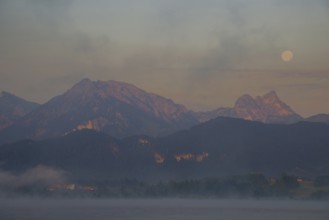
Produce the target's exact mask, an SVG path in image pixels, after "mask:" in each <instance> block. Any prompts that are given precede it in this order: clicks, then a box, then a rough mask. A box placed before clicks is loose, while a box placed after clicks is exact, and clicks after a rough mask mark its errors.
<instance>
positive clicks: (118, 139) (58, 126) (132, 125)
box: [0, 79, 329, 179]
mask: <svg viewBox="0 0 329 220" xmlns="http://www.w3.org/2000/svg"><path fill="white" fill-rule="evenodd" d="M0 109H1V117H2V118H5V119H6V118H8V119H10V120H11V121H10V123H8V121H9V120H7V121H6V120H2V121H4V122H6V123H3V124H1V126H2V127H3V130H2V131H1V132H0V143H1V144H2V145H1V146H0V170H5V171H12V172H24V171H25V170H27V169H30V168H33V167H37V166H40V165H41V166H47V167H53V168H56V169H59V170H63V171H65V172H68V173H69V174H70V175H71V177H72V178H75V179H81V178H95V179H98V178H103V177H104V176H105V177H106V178H110V177H111V178H125V177H136V178H140V179H150V178H152V179H171V178H174V179H177V178H178V179H179V178H180V179H184V178H199V177H206V176H216V175H228V174H240V173H250V172H260V173H264V174H266V175H280V174H281V173H282V172H289V173H292V174H296V175H304V176H316V175H323V174H327V172H328V170H329V163H328V160H327V158H328V155H329V148H328V146H329V126H328V124H327V123H328V117H327V115H325V114H322V115H317V116H313V117H311V118H308V119H303V118H302V117H301V116H300V115H298V114H297V113H295V112H294V111H293V110H292V108H291V107H289V106H288V105H287V104H285V103H284V102H283V101H281V100H280V99H279V98H278V96H277V94H276V93H275V92H274V91H271V92H269V93H267V94H265V95H264V96H259V97H256V98H253V97H251V96H249V95H243V96H241V97H240V98H238V100H237V101H236V103H235V106H234V107H233V108H219V109H216V110H213V111H209V112H193V111H191V110H188V109H187V108H185V107H184V106H183V105H179V104H176V103H174V102H173V101H172V100H170V99H167V98H164V97H161V96H159V95H155V94H152V93H148V92H146V91H143V90H141V89H139V88H137V87H136V86H134V85H131V84H127V83H124V82H117V81H91V80H89V79H84V80H82V81H80V82H79V83H77V84H76V85H74V86H73V87H72V88H71V89H69V90H68V91H66V92H65V93H63V94H62V95H59V96H56V97H54V98H52V99H51V100H49V101H48V102H47V103H45V104H43V105H38V104H35V103H30V102H27V101H24V100H22V99H19V98H17V97H15V96H13V95H9V94H7V93H2V95H1V98H0ZM305 120H306V121H308V120H309V121H314V122H324V123H314V122H306V121H305ZM2 121H1V122H2ZM23 139H24V140H23ZM108 174H110V177H109V176H107V175H108Z"/></svg>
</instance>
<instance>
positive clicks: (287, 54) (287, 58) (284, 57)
mask: <svg viewBox="0 0 329 220" xmlns="http://www.w3.org/2000/svg"><path fill="white" fill-rule="evenodd" d="M293 57H294V54H293V53H292V51H291V50H285V51H283V52H282V54H281V59H282V60H283V61H284V62H289V61H291V60H292V58H293Z"/></svg>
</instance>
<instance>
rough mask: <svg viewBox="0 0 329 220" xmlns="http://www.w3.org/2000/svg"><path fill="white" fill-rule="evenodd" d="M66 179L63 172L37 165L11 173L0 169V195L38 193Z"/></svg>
mask: <svg viewBox="0 0 329 220" xmlns="http://www.w3.org/2000/svg"><path fill="white" fill-rule="evenodd" d="M65 181H66V178H65V172H64V171H61V170H58V169H54V168H52V167H48V166H43V165H39V166H36V167H34V168H31V169H28V170H26V171H24V172H19V173H13V172H8V171H3V170H0V196H6V195H9V194H13V193H14V194H17V195H19V194H32V193H36V194H38V193H39V192H40V190H42V189H45V188H47V187H48V186H49V185H52V184H61V183H64V182H65Z"/></svg>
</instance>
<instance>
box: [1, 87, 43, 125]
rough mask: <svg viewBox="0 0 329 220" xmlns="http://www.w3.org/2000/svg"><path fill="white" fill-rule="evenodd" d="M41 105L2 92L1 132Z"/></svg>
mask: <svg viewBox="0 0 329 220" xmlns="http://www.w3.org/2000/svg"><path fill="white" fill-rule="evenodd" d="M39 105H40V104H38V103H35V102H31V101H27V100H25V99H23V98H20V97H18V96H16V95H13V94H11V93H9V92H6V91H2V92H1V93H0V131H1V130H3V129H4V128H6V127H9V126H10V125H12V124H13V123H14V122H15V121H17V120H18V119H19V118H21V117H23V116H25V115H27V114H28V113H30V112H31V111H33V110H34V109H36V108H37V107H38V106H39Z"/></svg>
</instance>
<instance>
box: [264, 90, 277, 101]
mask: <svg viewBox="0 0 329 220" xmlns="http://www.w3.org/2000/svg"><path fill="white" fill-rule="evenodd" d="M262 99H278V100H280V99H279V96H278V95H277V93H276V92H275V91H274V90H271V91H269V92H268V93H266V94H265V95H263V96H262Z"/></svg>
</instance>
